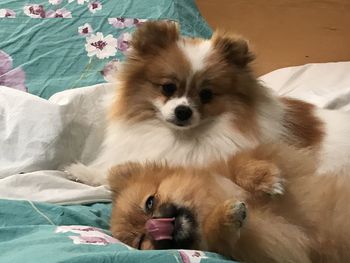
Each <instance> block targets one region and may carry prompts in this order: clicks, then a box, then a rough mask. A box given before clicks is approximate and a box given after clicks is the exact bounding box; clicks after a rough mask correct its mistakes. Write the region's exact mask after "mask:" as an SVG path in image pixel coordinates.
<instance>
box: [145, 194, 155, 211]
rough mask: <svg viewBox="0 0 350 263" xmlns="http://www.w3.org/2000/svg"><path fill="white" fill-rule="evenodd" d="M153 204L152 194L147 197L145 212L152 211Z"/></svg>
mask: <svg viewBox="0 0 350 263" xmlns="http://www.w3.org/2000/svg"><path fill="white" fill-rule="evenodd" d="M153 205H154V196H153V195H151V196H150V197H148V198H147V200H146V203H145V210H146V212H147V213H149V212H152V211H153Z"/></svg>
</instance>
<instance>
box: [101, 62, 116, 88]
mask: <svg viewBox="0 0 350 263" xmlns="http://www.w3.org/2000/svg"><path fill="white" fill-rule="evenodd" d="M119 66H120V61H119V60H118V59H113V60H111V61H109V62H108V63H107V64H106V65H105V67H104V68H103V70H102V71H101V74H102V76H103V78H104V79H105V80H106V81H107V82H116V73H117V71H118V68H119Z"/></svg>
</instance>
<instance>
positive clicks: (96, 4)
mask: <svg viewBox="0 0 350 263" xmlns="http://www.w3.org/2000/svg"><path fill="white" fill-rule="evenodd" d="M88 7H89V10H90V12H91V13H96V11H99V10H101V9H102V4H101V3H100V2H98V1H95V2H92V3H89V5H88Z"/></svg>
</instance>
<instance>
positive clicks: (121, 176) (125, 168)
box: [108, 162, 142, 194]
mask: <svg viewBox="0 0 350 263" xmlns="http://www.w3.org/2000/svg"><path fill="white" fill-rule="evenodd" d="M141 171H142V165H141V164H139V163H135V162H127V163H124V164H120V165H116V166H114V167H112V168H111V169H110V171H109V175H108V183H109V186H110V188H111V190H112V191H113V192H114V193H115V194H118V193H120V191H121V190H122V189H124V188H125V186H126V184H127V183H128V181H129V180H130V179H131V177H133V176H134V175H138V174H139V173H140V172H141Z"/></svg>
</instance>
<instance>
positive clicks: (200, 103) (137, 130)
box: [67, 22, 350, 185]
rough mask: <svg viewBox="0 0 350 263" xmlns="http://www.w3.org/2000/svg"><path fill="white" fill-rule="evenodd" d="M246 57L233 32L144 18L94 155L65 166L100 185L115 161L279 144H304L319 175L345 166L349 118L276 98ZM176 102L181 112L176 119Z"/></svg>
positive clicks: (178, 159) (204, 156)
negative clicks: (191, 29)
mask: <svg viewBox="0 0 350 263" xmlns="http://www.w3.org/2000/svg"><path fill="white" fill-rule="evenodd" d="M252 60H253V55H252V53H251V52H250V50H249V48H248V45H247V42H246V41H245V40H243V39H242V38H239V37H236V36H234V35H231V34H227V33H220V32H215V33H214V35H213V37H212V38H211V39H209V40H205V39H197V38H189V37H184V36H181V35H180V33H179V29H178V27H177V25H176V24H175V23H171V22H170V23H169V22H148V23H145V24H144V25H143V26H141V27H139V29H138V30H137V31H136V32H135V33H134V35H133V38H132V48H131V51H130V52H129V54H128V56H127V59H126V62H125V63H124V65H123V66H122V69H121V70H120V72H119V75H118V81H119V84H118V87H117V92H116V96H115V99H114V102H113V103H112V105H111V107H110V114H109V124H108V127H107V131H106V134H105V140H104V143H103V145H102V150H101V152H100V154H99V156H98V158H97V159H96V160H95V161H93V162H92V163H91V164H89V165H88V166H85V165H83V164H80V163H77V164H73V165H71V166H70V167H68V168H67V170H68V171H69V172H70V173H71V174H72V175H73V176H74V177H77V178H78V179H80V180H81V181H83V182H85V183H88V184H91V185H100V184H106V176H107V171H108V169H109V168H110V167H111V166H112V165H115V164H116V163H123V162H125V161H145V160H151V161H152V160H156V161H159V160H166V161H167V162H168V164H169V165H184V166H188V165H191V166H203V165H206V164H208V163H209V162H213V161H215V160H218V159H226V158H227V157H229V156H231V155H232V154H234V153H235V152H237V151H238V150H240V149H247V148H252V147H254V146H256V145H258V144H260V143H267V142H278V141H283V142H286V143H288V144H291V145H294V146H297V147H311V148H312V149H313V150H314V151H315V154H316V153H317V154H319V155H320V158H321V159H322V166H321V167H320V169H321V170H322V171H323V170H331V169H333V168H339V167H340V166H342V165H343V164H344V163H349V162H350V140H349V139H348V136H349V135H350V115H349V114H345V113H341V112H334V111H327V110H321V109H317V108H315V107H314V106H313V105H311V104H308V103H306V102H302V101H299V100H293V99H289V98H280V97H276V96H275V95H273V94H272V93H271V91H270V90H269V89H267V88H265V87H263V86H262V84H261V83H259V81H258V80H257V79H256V77H255V76H254V74H253V73H252V71H251V68H250V66H249V63H250V62H251V61H252ZM179 107H182V109H185V113H183V112H182V117H181V114H180V115H179V116H180V118H181V119H179V116H178V115H177V113H176V109H179ZM189 111H190V114H191V116H188V115H189V114H188V112H189ZM186 112H187V113H186ZM186 114H187V116H186ZM184 119H185V120H184Z"/></svg>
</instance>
